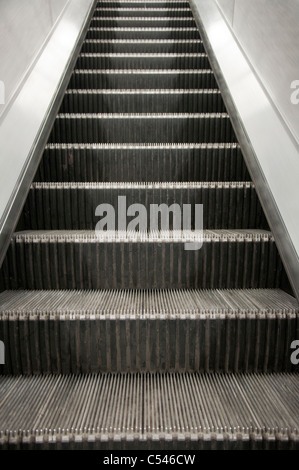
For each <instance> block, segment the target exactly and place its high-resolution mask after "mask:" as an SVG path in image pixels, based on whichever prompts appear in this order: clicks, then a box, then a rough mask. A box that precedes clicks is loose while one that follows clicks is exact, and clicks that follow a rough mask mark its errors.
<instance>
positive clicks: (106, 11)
mask: <svg viewBox="0 0 299 470" xmlns="http://www.w3.org/2000/svg"><path fill="white" fill-rule="evenodd" d="M161 16H162V17H164V18H165V17H167V18H177V17H182V18H184V17H191V18H193V13H192V10H191V8H190V7H189V8H181V7H179V8H177V7H176V8H165V7H164V8H158V7H156V6H150V7H144V6H143V5H142V6H140V5H139V6H138V7H136V6H134V7H131V8H130V7H127V6H126V7H117V8H112V7H107V6H101V7H100V8H96V9H95V10H94V16H93V19H97V17H102V18H106V17H111V18H115V19H118V17H120V18H121V17H126V18H130V17H132V20H134V19H135V18H136V17H137V18H138V17H141V18H147V17H155V18H156V17H157V18H159V17H161Z"/></svg>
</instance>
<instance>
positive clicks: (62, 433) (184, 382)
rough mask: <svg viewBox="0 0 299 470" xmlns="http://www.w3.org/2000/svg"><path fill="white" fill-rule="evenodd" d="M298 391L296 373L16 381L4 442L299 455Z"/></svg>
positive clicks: (4, 390) (4, 420) (10, 381)
mask: <svg viewBox="0 0 299 470" xmlns="http://www.w3.org/2000/svg"><path fill="white" fill-rule="evenodd" d="M298 386H299V376H298V374H290V373H278V374H252V375H249V374H236V375H232V374H191V373H190V374H87V375H85V374H82V375H66V376H62V375H48V376H29V377H27V376H24V377H22V376H16V377H10V376H9V377H4V378H3V380H2V381H1V386H0V393H1V398H2V402H3V403H5V406H3V407H2V408H1V414H0V423H1V424H0V426H1V427H0V443H1V444H2V448H10V449H14V448H18V447H20V446H21V445H22V447H25V448H29V449H30V448H33V449H51V448H56V449H69V448H71V449H88V448H90V449H109V450H112V449H114V450H115V449H131V450H132V449H149V448H150V449H152V448H153V446H154V447H155V448H162V449H166V450H167V449H168V450H170V449H189V450H191V449H262V448H263V449H275V448H276V449H298V447H299V445H298V441H299V435H298V411H299V403H298ZM24 403H26V407H25V408H24Z"/></svg>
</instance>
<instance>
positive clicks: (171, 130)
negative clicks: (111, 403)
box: [49, 113, 236, 143]
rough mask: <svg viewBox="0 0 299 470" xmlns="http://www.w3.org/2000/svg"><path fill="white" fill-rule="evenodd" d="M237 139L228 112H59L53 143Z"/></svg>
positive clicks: (218, 141)
mask: <svg viewBox="0 0 299 470" xmlns="http://www.w3.org/2000/svg"><path fill="white" fill-rule="evenodd" d="M74 142H76V143H192V142H194V143H223V142H227V143H228V142H229V143H234V142H236V137H235V134H234V130H233V127H232V125H231V121H230V119H229V116H228V114H226V113H198V114H195V113H194V114H187V113H185V114H184V113H182V114H162V113H152V114H141V113H140V114H126V113H122V114H116V113H115V114H58V115H57V117H56V120H55V122H54V126H53V129H52V133H51V135H50V137H49V143H74Z"/></svg>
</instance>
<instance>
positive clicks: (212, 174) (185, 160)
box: [35, 144, 250, 182]
mask: <svg viewBox="0 0 299 470" xmlns="http://www.w3.org/2000/svg"><path fill="white" fill-rule="evenodd" d="M35 181H40V182H42V181H44V182H52V181H57V182H71V181H73V182H80V181H81V182H105V181H106V182H113V181H119V182H126V181H132V182H142V181H143V182H146V181H153V182H162V181H173V182H175V181H178V182H179V181H181V182H184V181H190V182H193V181H202V182H205V181H250V176H249V173H248V170H247V168H246V165H245V162H244V159H243V156H242V153H241V149H240V146H239V145H238V144H193V145H192V144H185V145H184V144H173V145H167V144H160V145H138V144H135V145H131V144H130V145H128V144H122V145H118V144H98V145H92V144H82V145H78V144H77V145H76V144H49V145H47V146H46V148H45V151H44V153H43V157H42V160H41V163H40V165H39V168H38V170H37V173H36V176H35Z"/></svg>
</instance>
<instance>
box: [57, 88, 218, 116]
mask: <svg viewBox="0 0 299 470" xmlns="http://www.w3.org/2000/svg"><path fill="white" fill-rule="evenodd" d="M225 111H226V109H225V106H224V103H223V100H222V97H221V95H220V94H219V93H218V92H217V93H215V92H210V93H188V94H187V93H184V94H182V93H168V94H162V93H151V94H150V93H136V92H135V93H133V92H132V93H125V92H123V93H111V94H109V93H97V94H95V93H88V94H87V93H81V92H80V93H72V94H70V93H69V94H66V95H65V98H64V100H63V103H62V106H61V108H60V112H61V113H175V112H178V113H207V112H212V113H224V112H225Z"/></svg>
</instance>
